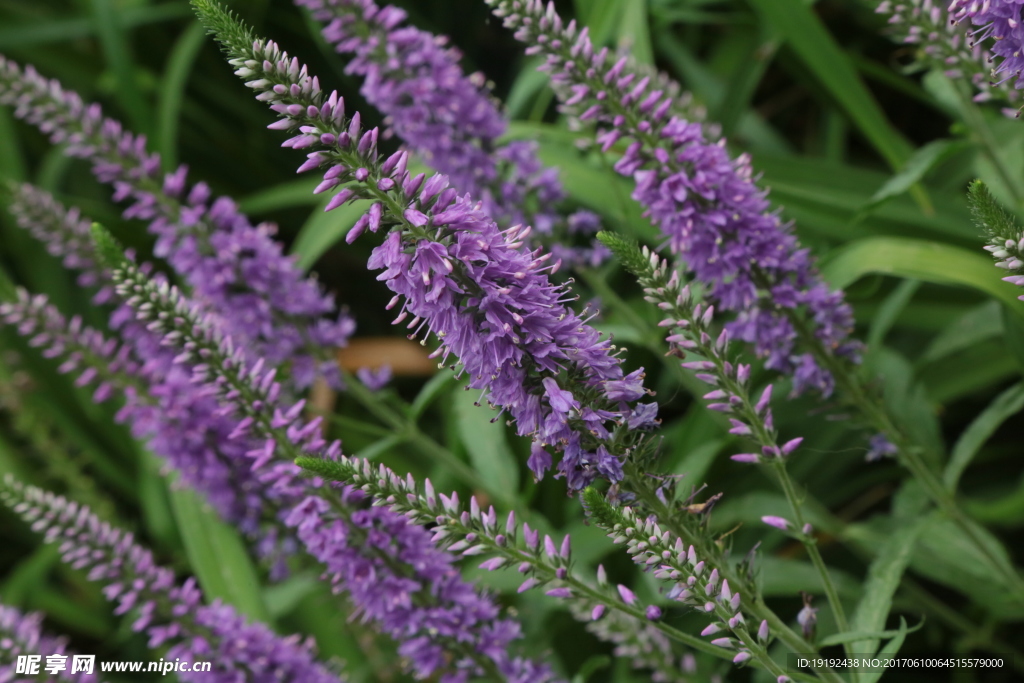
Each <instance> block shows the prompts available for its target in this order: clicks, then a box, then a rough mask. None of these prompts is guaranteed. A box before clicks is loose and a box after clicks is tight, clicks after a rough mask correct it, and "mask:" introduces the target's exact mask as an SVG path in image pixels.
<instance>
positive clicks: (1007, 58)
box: [949, 0, 1024, 90]
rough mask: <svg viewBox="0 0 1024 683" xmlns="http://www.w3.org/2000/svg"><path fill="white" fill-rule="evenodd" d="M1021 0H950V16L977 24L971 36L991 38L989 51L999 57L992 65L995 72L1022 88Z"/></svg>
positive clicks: (1023, 34) (1023, 31)
mask: <svg viewBox="0 0 1024 683" xmlns="http://www.w3.org/2000/svg"><path fill="white" fill-rule="evenodd" d="M1022 6H1024V0H984V1H981V0H952V2H950V3H949V16H950V17H952V19H953V21H956V22H961V21H964V20H965V19H969V20H970V22H971V23H972V24H974V25H975V26H980V27H981V28H979V29H977V30H976V31H975V32H974V33H973V34H972V38H973V39H974V40H975V41H976V42H981V41H983V40H987V39H989V38H992V39H993V42H992V52H993V53H994V54H995V55H996V56H997V57H1001V58H1002V59H1001V60H1000V61H999V63H998V64H997V65H996V67H995V68H994V69H993V71H992V73H993V74H994V75H999V74H1003V78H1002V81H1010V80H1013V81H1015V84H1014V87H1016V88H1017V89H1018V90H1019V89H1021V88H1024V80H1021V72H1022V71H1024V56H1022V55H1021V52H1022V51H1024V26H1021V16H1020V12H1021V7H1022Z"/></svg>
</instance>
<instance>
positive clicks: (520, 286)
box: [204, 10, 656, 490]
mask: <svg viewBox="0 0 1024 683" xmlns="http://www.w3.org/2000/svg"><path fill="white" fill-rule="evenodd" d="M204 11H205V10H204ZM249 37H251V34H247V38H246V40H245V41H243V40H238V39H233V38H232V37H230V36H227V35H221V36H219V39H221V40H222V42H224V43H225V45H227V47H228V49H229V51H230V52H231V58H230V59H229V62H230V63H231V64H232V66H234V67H235V68H236V69H237V71H236V74H237V75H239V76H240V77H242V78H244V79H246V84H247V85H248V86H249V87H251V88H254V89H256V90H259V91H260V94H259V96H258V97H259V98H260V99H261V100H262V101H265V102H267V103H268V104H270V106H271V108H272V109H273V110H274V111H276V112H277V113H278V114H279V115H280V116H281V117H283V120H288V121H290V122H291V124H290V125H289V126H288V128H289V129H291V130H292V132H293V134H294V137H293V138H292V139H291V140H290V141H289V142H288V143H286V144H287V145H288V146H292V147H294V146H296V145H298V144H300V143H301V144H305V143H304V142H303V140H304V138H305V137H311V138H315V140H317V141H319V140H320V139H321V138H322V137H323V135H324V134H327V133H330V134H332V135H334V136H335V138H334V139H335V140H336V142H335V143H333V144H331V145H323V144H322V143H318V142H316V143H311V146H312V148H313V151H310V152H308V158H309V159H310V160H311V161H313V160H315V161H316V163H317V164H319V165H320V166H322V167H324V168H326V172H325V174H324V177H325V178H328V179H339V180H341V181H342V182H346V183H350V185H349V189H352V190H354V194H353V197H367V198H369V197H370V196H371V194H372V196H373V197H375V198H376V199H377V200H378V203H380V204H381V205H383V206H384V210H385V211H386V216H387V223H388V225H389V226H390V231H389V232H388V234H387V236H386V237H385V238H384V241H383V244H381V245H380V246H379V247H377V248H375V249H374V250H373V253H372V256H371V258H370V261H369V264H368V265H369V267H370V268H372V269H374V270H381V271H383V272H382V273H381V274H380V275H379V276H378V279H379V280H382V281H384V282H385V283H386V285H387V286H388V287H389V288H390V289H391V291H393V292H394V293H395V294H397V295H398V297H399V298H398V301H399V302H402V305H401V306H400V307H399V308H398V313H397V317H396V320H395V322H396V323H397V322H403V321H406V320H408V327H409V328H410V329H411V330H412V334H411V335H410V338H415V337H420V338H421V339H424V340H425V338H426V337H427V336H429V335H431V334H433V335H435V336H436V337H437V339H438V340H439V342H440V348H439V349H438V350H437V351H436V352H435V354H434V355H435V356H437V357H439V358H440V360H441V362H442V363H444V364H447V363H449V362H451V365H452V367H453V368H457V369H458V371H459V372H460V374H465V375H466V376H467V377H468V380H469V383H468V386H469V387H470V388H471V389H482V390H484V396H485V398H486V400H487V401H488V403H489V404H491V405H492V406H493V407H495V408H500V409H501V410H503V411H507V412H508V413H509V414H510V415H511V417H512V418H513V419H514V420H515V421H516V424H517V430H518V432H519V434H521V435H524V436H527V435H528V436H531V437H533V439H534V441H535V442H536V443H537V444H538V445H539V446H540V447H541V448H545V450H546V449H550V450H555V451H560V452H561V453H562V459H561V461H560V462H559V463H558V466H557V467H558V472H559V474H560V475H561V476H564V477H565V478H566V480H567V483H568V486H569V488H570V489H571V490H578V489H581V488H583V487H585V486H587V485H588V484H589V483H590V482H592V481H593V480H594V479H595V478H597V477H603V478H606V479H608V480H610V481H613V482H614V481H618V480H620V479H621V478H622V476H623V470H622V467H623V460H624V459H625V457H626V455H627V454H628V453H629V452H630V451H631V450H632V449H633V448H635V447H636V446H637V445H638V444H639V443H640V442H641V440H642V439H643V429H644V428H647V427H650V426H652V425H653V424H654V414H655V413H656V407H655V406H654V404H645V405H642V406H633V405H630V403H628V402H627V401H625V400H621V398H619V399H617V398H616V397H621V396H622V391H623V388H622V386H620V385H619V384H614V385H611V386H609V384H608V383H609V382H619V381H621V380H623V379H624V376H625V373H624V372H623V370H622V367H621V365H620V360H619V358H618V357H617V353H618V352H617V351H613V347H612V345H611V342H610V340H608V339H602V338H601V335H600V334H599V333H598V332H597V330H595V329H594V328H592V327H590V326H589V325H588V324H587V319H586V313H584V315H582V316H581V315H578V314H576V313H575V312H573V311H572V310H571V309H569V308H568V307H567V306H566V305H565V304H566V302H567V301H569V300H571V294H570V293H569V292H568V291H567V289H566V288H565V287H564V286H557V285H554V284H553V283H552V282H551V281H550V280H549V277H548V275H549V271H550V270H552V269H553V268H554V267H555V264H552V263H551V259H550V254H541V253H540V251H539V250H538V251H526V250H524V248H523V242H522V241H523V239H524V237H525V236H526V235H527V234H528V233H529V231H530V229H529V228H523V227H522V226H515V227H512V228H508V229H506V230H501V229H500V228H499V227H498V225H497V224H496V223H495V222H494V220H493V219H492V218H491V217H490V216H488V215H487V214H486V213H485V212H484V211H483V210H482V208H481V206H480V204H479V203H478V202H476V201H474V200H473V199H472V198H470V197H469V196H468V195H460V193H459V192H458V191H457V190H456V189H455V188H452V187H450V183H449V179H448V178H446V177H444V176H440V175H436V176H433V177H431V178H429V179H426V180H425V181H424V182H422V183H421V182H419V181H413V180H411V179H410V177H409V173H408V171H407V170H406V169H405V167H404V166H405V165H404V163H403V159H404V158H403V157H402V156H401V154H402V153H400V156H399V160H398V161H395V162H394V163H390V162H389V160H382V159H381V158H380V157H379V155H378V153H377V151H376V149H375V148H374V146H373V145H369V146H367V145H364V144H362V143H361V142H357V141H356V136H355V135H354V134H351V133H350V131H354V130H355V129H356V128H358V127H359V125H360V124H359V116H358V113H353V114H352V118H351V119H348V118H346V116H345V111H344V106H345V104H344V101H343V100H342V99H341V98H340V97H339V96H338V94H337V93H336V92H333V93H330V94H326V93H324V92H322V91H321V90H320V86H319V82H318V80H317V79H316V78H315V77H313V76H310V75H309V73H308V71H307V69H306V67H305V66H303V65H300V64H299V63H298V62H297V61H296V60H292V59H291V58H289V57H288V55H287V53H284V52H282V51H281V50H280V49H279V48H278V46H277V45H276V44H274V43H273V42H265V41H262V40H257V39H255V38H253V40H248V38H249ZM277 85H280V86H282V88H280V92H279V90H278V89H277V88H276V86H277ZM313 110H315V111H318V112H319V115H318V116H310V115H309V112H310V111H313ZM372 133H373V131H369V132H363V133H362V135H363V136H364V137H363V139H365V136H367V135H372ZM346 140H347V141H346ZM343 142H344V144H342V143H343ZM353 169H355V170H354V171H353ZM385 169H389V170H385ZM385 176H388V177H392V178H394V179H395V181H396V183H395V186H394V187H393V188H392V189H390V190H387V191H382V190H380V189H379V186H378V185H377V181H378V180H379V179H380V178H382V177H385ZM405 188H410V189H409V193H410V194H408V195H407V194H406V190H405ZM413 189H415V191H413ZM381 194H383V195H386V196H385V197H384V198H382V197H381ZM396 303H397V302H396ZM449 358H451V359H452V361H454V362H452V361H449ZM640 377H642V373H641V374H637V375H635V376H630V379H629V382H630V383H631V384H632V383H638V382H639V378H640ZM582 396H588V397H589V401H588V404H587V405H583V404H582V403H581V402H580V397H582ZM624 423H627V424H628V425H629V426H630V427H633V429H631V430H621V429H616V427H618V426H619V425H622V424H624ZM533 456H534V457H532V462H531V466H532V467H534V468H535V472H537V471H539V472H542V471H543V469H544V465H545V462H544V458H543V456H542V455H541V454H540V452H539V450H537V449H535V450H534V451H533Z"/></svg>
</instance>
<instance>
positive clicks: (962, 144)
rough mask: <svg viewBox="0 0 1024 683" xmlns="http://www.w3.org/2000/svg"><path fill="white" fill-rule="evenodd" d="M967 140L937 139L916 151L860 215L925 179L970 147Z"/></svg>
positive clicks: (872, 198)
mask: <svg viewBox="0 0 1024 683" xmlns="http://www.w3.org/2000/svg"><path fill="white" fill-rule="evenodd" d="M970 146H971V144H970V143H969V142H967V141H966V140H955V139H954V140H935V141H933V142H929V143H928V144H927V145H925V146H924V147H921V148H920V149H918V150H917V151H916V152H914V153H913V154H912V155H911V156H910V158H909V159H907V161H906V162H905V163H904V164H903V167H902V168H901V169H900V170H899V172H898V173H896V174H895V175H893V176H892V177H891V178H889V179H888V180H887V181H885V184H884V185H882V187H880V188H878V191H877V192H875V194H874V195H872V197H871V201H870V202H869V203H868V204H867V205H866V206H864V208H863V209H861V211H860V212H858V213H859V215H863V214H866V213H867V212H869V211H871V210H872V209H874V208H875V207H877V206H879V205H881V204H883V203H884V202H886V201H888V200H890V199H892V198H893V197H897V196H899V195H901V194H903V193H904V192H907V191H908V190H909V189H910V188H911V187H913V186H914V185H916V184H918V183H920V182H921V181H922V180H924V177H925V176H926V175H927V174H928V172H929V171H931V170H932V169H933V168H935V167H936V166H938V165H939V164H941V163H942V162H944V161H946V160H948V159H950V158H952V157H953V156H955V155H957V154H959V153H960V152H962V151H963V150H965V149H967V148H969V147H970Z"/></svg>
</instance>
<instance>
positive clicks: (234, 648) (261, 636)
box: [0, 475, 340, 683]
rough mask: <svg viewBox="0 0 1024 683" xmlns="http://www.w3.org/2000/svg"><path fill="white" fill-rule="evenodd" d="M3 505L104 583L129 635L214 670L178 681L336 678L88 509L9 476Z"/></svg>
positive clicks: (325, 681) (302, 649) (316, 681)
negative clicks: (207, 599) (128, 624)
mask: <svg viewBox="0 0 1024 683" xmlns="http://www.w3.org/2000/svg"><path fill="white" fill-rule="evenodd" d="M0 500H2V501H3V503H4V504H5V505H7V506H8V507H9V508H11V509H12V510H13V511H14V512H15V513H16V514H18V515H19V516H20V517H21V518H22V519H24V520H25V521H26V522H27V523H29V524H30V525H31V526H32V528H33V530H35V531H36V532H39V533H42V534H43V536H44V539H45V541H46V542H47V543H57V544H59V545H60V552H61V556H62V559H63V560H64V561H65V562H66V563H68V564H69V565H71V566H72V567H74V568H76V569H82V570H87V571H88V574H87V577H88V579H89V580H90V581H99V582H102V583H103V584H104V588H103V594H104V596H106V598H107V600H109V601H111V602H115V603H117V607H116V608H115V610H114V613H115V614H119V615H120V614H126V613H129V612H131V613H132V614H133V618H134V622H133V623H132V630H134V631H136V632H143V633H146V634H147V635H148V636H149V647H151V648H156V647H160V646H165V645H169V646H170V649H169V650H168V652H167V655H166V658H167V659H169V660H170V659H179V658H180V659H181V660H183V661H184V662H187V663H189V664H192V663H193V662H199V661H207V662H212V663H213V667H214V669H213V671H211V672H196V673H193V672H191V671H189V672H182V673H179V674H178V675H179V677H180V678H181V680H183V681H207V682H210V681H213V682H214V683H234V682H236V681H239V680H267V681H272V680H280V681H309V682H310V683H338V681H339V680H340V679H339V678H338V677H337V676H335V675H334V674H333V673H331V672H329V671H328V670H327V669H326V668H325V667H324V666H323V665H321V664H319V663H317V662H316V660H315V659H314V658H313V645H312V641H306V642H300V641H299V639H298V637H291V638H281V637H279V636H277V635H276V634H274V633H273V632H272V631H271V630H270V629H268V628H267V627H266V626H264V625H262V624H254V623H250V622H248V621H247V620H246V619H245V618H243V617H242V616H241V615H239V614H238V613H237V612H235V610H234V608H232V607H229V606H227V605H224V604H221V603H220V601H215V602H214V603H212V604H209V605H206V604H203V600H202V594H201V593H200V592H199V589H198V588H196V586H195V580H194V579H191V578H190V579H188V580H187V581H186V582H185V583H184V584H182V585H177V582H176V581H175V578H174V572H173V571H171V570H170V569H167V568H165V567H161V566H159V565H157V564H156V563H155V562H154V559H153V555H152V553H150V552H149V551H148V550H146V549H144V548H142V547H141V546H139V545H138V544H136V543H135V541H134V538H133V537H132V535H131V534H130V533H127V532H124V531H121V530H120V529H116V528H113V527H111V526H110V525H109V524H107V523H105V522H102V521H101V520H100V519H99V518H98V517H96V515H94V514H92V512H91V511H90V510H89V509H88V508H86V507H84V506H80V505H78V504H77V503H74V502H68V501H67V500H65V499H64V498H61V497H60V496H55V495H53V494H51V493H47V492H44V491H42V490H40V489H37V488H35V487H31V486H24V485H22V484H19V483H17V482H16V481H14V479H13V478H12V477H11V476H10V475H8V476H7V477H6V478H5V479H4V480H3V482H2V483H0Z"/></svg>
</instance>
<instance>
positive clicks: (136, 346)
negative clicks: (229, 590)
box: [0, 185, 293, 576]
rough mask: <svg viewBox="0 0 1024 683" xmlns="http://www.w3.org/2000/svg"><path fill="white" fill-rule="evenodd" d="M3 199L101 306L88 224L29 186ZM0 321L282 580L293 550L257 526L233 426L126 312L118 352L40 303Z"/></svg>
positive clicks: (254, 493) (256, 492) (11, 308)
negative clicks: (111, 415)
mask: <svg viewBox="0 0 1024 683" xmlns="http://www.w3.org/2000/svg"><path fill="white" fill-rule="evenodd" d="M12 196H13V199H14V201H13V202H12V209H13V211H14V215H15V218H16V219H17V221H18V223H19V225H21V226H22V227H24V228H26V229H28V230H30V231H31V232H32V234H33V235H35V236H36V237H37V238H39V239H40V240H42V241H43V242H44V243H45V244H46V246H47V248H48V250H49V251H50V252H51V253H52V254H54V255H56V256H62V257H63V258H64V261H65V264H73V265H74V266H75V267H77V268H80V269H81V270H82V276H83V278H84V281H85V282H86V283H88V284H91V285H99V286H101V287H102V288H101V290H100V292H101V294H102V298H103V300H107V299H109V298H110V296H111V295H112V293H113V290H112V288H110V286H109V277H108V274H107V273H105V272H104V271H103V270H102V268H100V267H99V265H98V264H97V263H96V255H95V252H94V250H93V245H92V242H91V240H90V238H89V225H90V222H89V221H88V219H86V218H84V217H83V216H82V215H81V213H80V212H79V211H78V210H77V209H71V210H68V209H66V208H65V207H64V206H63V205H61V204H60V203H59V202H57V201H56V200H54V199H53V197H52V196H50V195H49V194H48V193H46V192H43V191H41V190H39V189H37V188H34V187H32V186H31V185H20V186H16V187H13V188H12ZM142 268H144V269H146V270H147V271H148V269H149V266H148V265H144V266H142ZM0 318H2V319H3V321H4V322H6V323H8V324H12V325H15V326H17V328H18V331H19V332H20V333H21V334H22V335H26V336H31V343H33V344H34V345H43V346H46V347H47V348H46V351H45V352H44V355H45V356H47V357H52V358H57V357H62V358H64V359H65V362H64V363H63V364H62V365H61V366H60V368H59V370H60V371H61V372H74V371H79V373H80V374H79V377H78V379H77V380H76V384H78V385H79V386H86V385H89V384H96V387H97V388H96V390H95V392H94V394H93V400H95V401H96V402H103V401H106V400H107V399H109V398H111V397H112V396H113V395H115V393H122V394H123V395H124V398H125V404H124V406H123V407H122V408H121V410H120V411H119V412H118V415H117V417H118V420H119V421H121V422H124V423H126V424H128V425H129V426H130V427H131V429H132V433H133V435H134V436H136V437H137V438H141V439H145V440H147V441H148V442H149V446H150V447H151V448H152V449H153V451H154V452H155V453H156V454H157V455H158V456H160V457H161V458H163V459H164V460H165V461H166V462H167V463H168V464H169V465H170V466H171V467H173V468H174V469H175V470H177V471H178V472H179V473H180V474H181V476H182V480H183V481H184V482H185V483H187V484H188V485H190V486H192V487H194V488H195V489H197V490H198V491H200V492H202V493H203V495H204V496H205V497H206V499H207V500H208V501H209V502H210V504H211V505H212V506H213V507H214V509H215V510H217V512H218V514H220V515H221V517H223V518H224V519H225V520H227V521H229V522H231V523H232V524H235V525H236V526H238V527H239V529H240V530H242V531H243V533H245V534H246V535H248V536H249V537H250V538H253V539H256V540H258V543H259V547H260V552H261V555H264V556H266V557H271V558H273V559H274V560H276V562H275V564H274V571H273V573H274V575H275V576H281V575H283V574H284V566H283V563H282V561H283V556H284V554H286V552H285V551H287V549H288V547H289V546H290V545H293V543H289V542H288V541H287V539H281V538H279V535H278V534H277V532H276V531H275V530H274V529H273V528H266V527H264V526H263V525H262V524H261V522H263V521H264V520H265V518H268V517H269V518H271V519H272V514H268V513H267V511H266V510H265V509H264V503H263V502H262V500H261V497H260V493H261V490H262V488H263V487H262V486H261V485H260V484H259V483H258V482H257V481H256V479H255V477H254V476H253V475H252V473H251V472H250V468H249V462H248V460H247V458H246V457H245V453H246V451H247V450H249V448H247V447H245V445H244V444H242V443H240V442H238V441H232V440H229V439H228V438H227V436H228V435H229V434H230V433H231V431H232V429H233V428H234V424H233V422H232V421H231V420H230V419H227V418H225V416H223V415H220V414H218V405H217V402H216V400H215V399H214V398H213V397H212V396H211V395H210V392H209V391H205V390H203V389H202V388H199V387H196V386H195V385H194V384H193V383H192V382H191V377H190V373H189V372H188V371H187V370H186V369H185V368H183V367H182V366H181V365H179V364H177V363H175V362H174V358H175V356H176V353H175V352H173V350H171V349H168V348H166V347H164V346H162V345H161V344H160V338H159V337H158V336H155V335H153V334H152V333H151V332H150V331H148V330H147V329H146V328H145V326H143V325H139V324H138V323H136V322H135V321H134V316H133V315H132V313H131V310H130V309H128V308H124V307H122V308H119V309H117V310H115V311H114V313H113V315H112V319H111V323H112V326H113V327H114V328H116V329H117V330H118V333H119V336H120V337H121V339H123V340H124V343H123V344H122V345H120V346H118V345H117V342H116V340H114V339H109V340H108V339H105V338H104V337H103V335H102V334H101V333H99V332H97V331H95V330H92V329H90V328H86V327H83V326H82V324H81V320H80V319H78V318H77V317H76V318H74V319H72V321H71V322H70V323H67V322H66V321H65V320H64V318H63V316H62V315H61V314H60V313H59V312H58V311H57V310H56V309H55V308H54V307H52V306H50V305H49V304H48V303H47V301H46V299H45V297H29V296H28V295H26V294H24V293H21V294H19V298H18V301H17V302H14V303H11V304H7V305H5V306H3V307H0ZM272 526H273V525H271V527H272Z"/></svg>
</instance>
